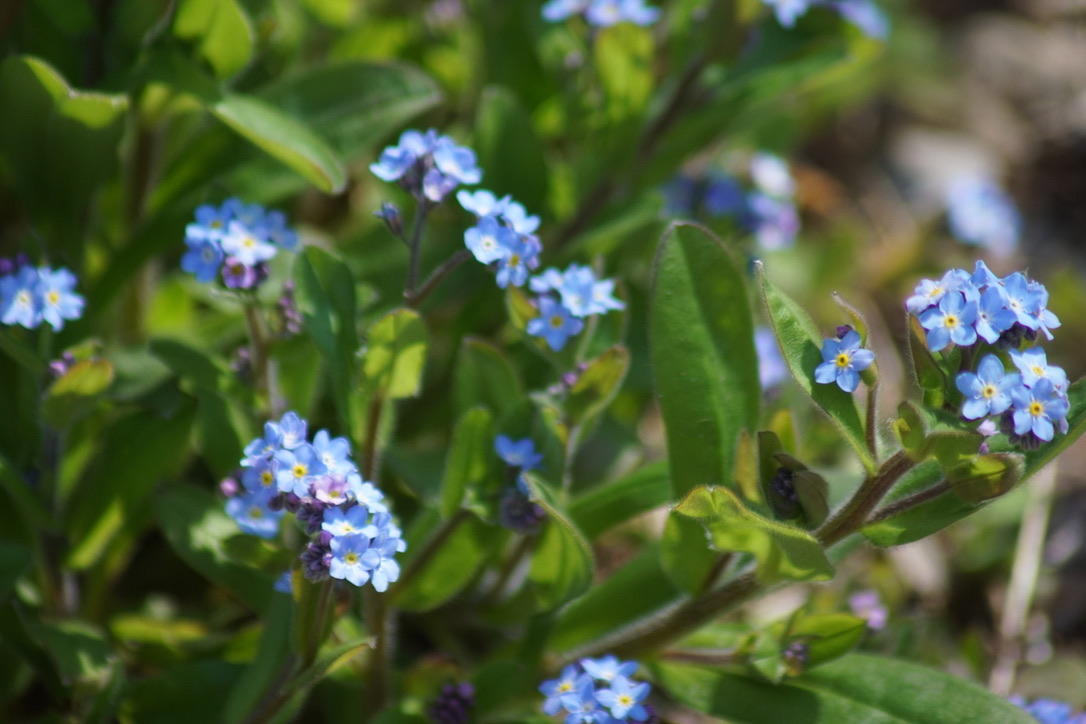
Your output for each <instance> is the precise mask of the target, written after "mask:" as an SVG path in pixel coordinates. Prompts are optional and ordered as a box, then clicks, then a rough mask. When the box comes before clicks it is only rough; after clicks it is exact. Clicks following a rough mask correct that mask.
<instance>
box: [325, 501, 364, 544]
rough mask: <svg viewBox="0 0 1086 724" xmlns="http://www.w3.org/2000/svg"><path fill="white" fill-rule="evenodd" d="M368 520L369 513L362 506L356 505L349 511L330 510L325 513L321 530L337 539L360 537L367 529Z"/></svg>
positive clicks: (340, 509)
mask: <svg viewBox="0 0 1086 724" xmlns="http://www.w3.org/2000/svg"><path fill="white" fill-rule="evenodd" d="M368 520H369V512H368V511H367V510H366V508H365V507H364V506H361V505H355V506H353V507H351V508H349V509H347V510H343V509H342V508H328V509H327V510H325V511H324V522H323V523H322V524H321V528H322V529H323V530H326V531H328V532H329V533H331V534H332V535H333V536H336V537H337V538H338V537H340V536H348V535H358V534H360V533H362V531H363V530H364V529H365V528H366V525H367V523H368Z"/></svg>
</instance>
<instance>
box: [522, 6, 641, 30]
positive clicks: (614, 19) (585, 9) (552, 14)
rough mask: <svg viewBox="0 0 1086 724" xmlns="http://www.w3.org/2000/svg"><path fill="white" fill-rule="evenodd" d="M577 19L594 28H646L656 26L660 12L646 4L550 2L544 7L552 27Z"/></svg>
mask: <svg viewBox="0 0 1086 724" xmlns="http://www.w3.org/2000/svg"><path fill="white" fill-rule="evenodd" d="M574 15H582V16H584V19H585V22H587V23H588V24H589V25H591V26H592V27H594V28H607V27H610V26H612V25H617V24H619V23H633V24H634V25H640V26H642V27H645V26H648V25H652V24H653V23H654V22H656V19H657V18H659V17H660V10H659V8H654V7H650V6H648V5H645V3H644V0H548V2H547V3H546V4H545V5H543V19H544V20H549V21H550V22H552V23H556V22H560V21H562V20H565V19H566V18H570V17H572V16H574Z"/></svg>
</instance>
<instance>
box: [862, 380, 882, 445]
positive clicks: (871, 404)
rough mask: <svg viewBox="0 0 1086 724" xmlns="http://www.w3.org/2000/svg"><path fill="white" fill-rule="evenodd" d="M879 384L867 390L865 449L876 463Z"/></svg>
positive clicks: (876, 382) (876, 383)
mask: <svg viewBox="0 0 1086 724" xmlns="http://www.w3.org/2000/svg"><path fill="white" fill-rule="evenodd" d="M878 417H879V383H878V380H876V381H875V384H873V385H871V386H870V387H868V388H867V430H866V431H865V432H866V433H867V449H868V451H869V452H870V453H871V457H872V458H873V459H874V460H875V461H876V462H877V461H878V459H879V425H878Z"/></svg>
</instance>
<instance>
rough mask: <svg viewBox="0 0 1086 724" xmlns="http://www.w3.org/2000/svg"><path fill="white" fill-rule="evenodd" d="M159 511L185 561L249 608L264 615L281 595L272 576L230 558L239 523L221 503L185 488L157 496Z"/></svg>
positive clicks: (165, 529)
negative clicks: (228, 545)
mask: <svg viewBox="0 0 1086 724" xmlns="http://www.w3.org/2000/svg"><path fill="white" fill-rule="evenodd" d="M155 512H156V514H157V516H158V522H159V525H160V526H161V527H162V532H163V534H164V535H165V536H166V540H167V541H169V544H170V547H171V548H173V550H174V552H175V553H177V555H178V556H180V557H181V560H183V561H185V563H187V564H189V565H190V566H192V567H193V568H194V569H195V570H196V571H197V572H199V573H200V574H201V575H202V576H204V577H205V578H207V579H208V580H210V581H212V582H214V583H216V584H218V585H220V586H222V587H224V588H226V589H227V590H229V591H231V592H232V593H234V594H235V595H236V596H237V597H238V598H239V599H241V601H242V602H243V603H244V604H245V605H247V606H249V607H250V608H252V609H253V610H254V611H256V612H257V613H263V612H264V611H265V610H267V608H268V607H269V605H270V603H271V597H272V596H273V595H279V594H277V593H274V591H273V584H274V581H273V579H272V577H271V576H270V575H268V574H267V573H264V572H263V571H258V570H256V569H255V568H250V567H249V566H247V565H242V564H240V563H237V562H235V561H232V560H230V559H229V557H228V555H227V549H226V540H227V539H228V538H230V537H231V536H234V535H237V532H238V524H237V523H236V522H234V519H233V518H231V517H230V516H228V515H227V514H226V512H225V510H224V506H223V503H222V501H221V500H219V499H217V498H216V497H215V496H213V495H211V494H210V493H206V492H204V491H203V490H199V489H198V488H194V487H191V486H187V485H181V486H177V487H174V488H171V489H169V490H166V491H164V492H162V493H161V494H159V495H158V496H157V497H156V499H155Z"/></svg>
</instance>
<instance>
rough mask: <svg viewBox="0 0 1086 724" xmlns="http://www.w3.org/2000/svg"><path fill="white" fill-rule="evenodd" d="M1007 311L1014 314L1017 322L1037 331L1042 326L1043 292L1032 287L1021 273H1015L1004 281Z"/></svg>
mask: <svg viewBox="0 0 1086 724" xmlns="http://www.w3.org/2000/svg"><path fill="white" fill-rule="evenodd" d="M1003 289H1004V292H1005V293H1006V299H1007V309H1009V310H1011V311H1012V312H1014V314H1015V317H1016V321H1017V322H1018V323H1019V324H1021V325H1022V326H1023V327H1027V328H1029V329H1033V330H1036V329H1038V328H1039V327H1040V326H1041V323H1040V309H1041V301H1042V296H1041V291H1040V290H1039V289H1038V288H1037V287H1035V286H1034V287H1032V288H1031V286H1030V283H1029V280H1028V279H1026V277H1025V275H1024V274H1022V273H1021V272H1015V273H1013V274H1011V275H1010V276H1008V277H1006V278H1005V279H1004V280H1003Z"/></svg>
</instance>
